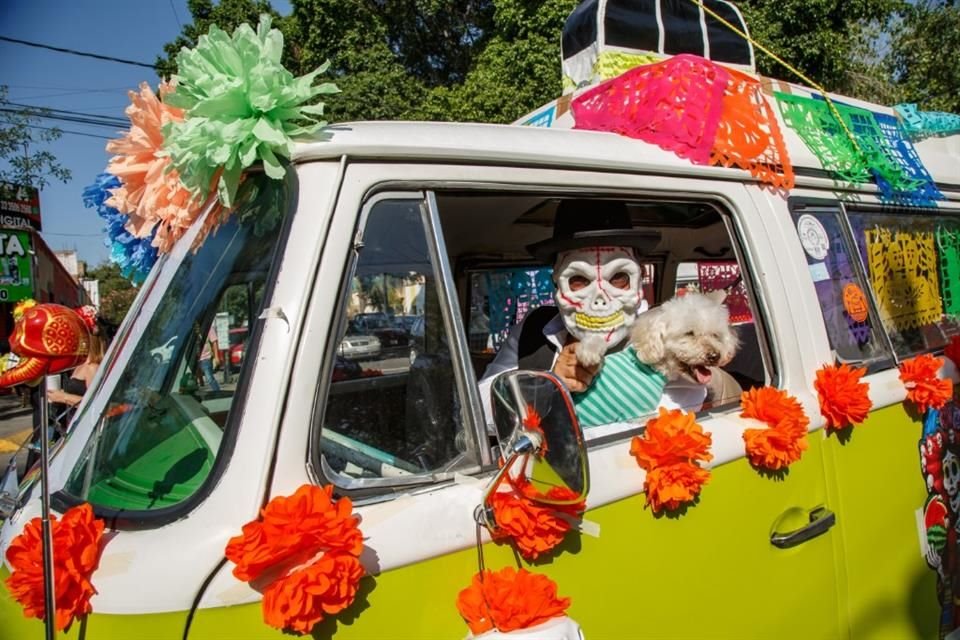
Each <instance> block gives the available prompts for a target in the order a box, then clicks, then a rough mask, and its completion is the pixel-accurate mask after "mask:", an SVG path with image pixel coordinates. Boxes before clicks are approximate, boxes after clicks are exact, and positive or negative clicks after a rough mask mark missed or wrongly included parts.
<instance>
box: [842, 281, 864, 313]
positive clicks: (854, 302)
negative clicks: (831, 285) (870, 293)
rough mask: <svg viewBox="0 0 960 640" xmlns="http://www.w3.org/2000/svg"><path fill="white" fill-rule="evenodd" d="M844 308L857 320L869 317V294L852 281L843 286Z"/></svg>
mask: <svg viewBox="0 0 960 640" xmlns="http://www.w3.org/2000/svg"><path fill="white" fill-rule="evenodd" d="M843 308H844V309H846V310H847V313H848V314H850V317H851V318H853V320H854V321H855V322H864V321H866V319H867V296H865V295H863V290H861V289H860V287H858V286H857V285H855V284H853V283H850V284H848V285H847V286H845V287H844V288H843Z"/></svg>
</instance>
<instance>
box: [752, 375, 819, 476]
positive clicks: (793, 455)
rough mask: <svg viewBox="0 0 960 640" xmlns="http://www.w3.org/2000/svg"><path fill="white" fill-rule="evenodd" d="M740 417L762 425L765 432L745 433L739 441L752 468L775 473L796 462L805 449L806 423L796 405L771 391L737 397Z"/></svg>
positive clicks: (774, 390) (757, 391) (807, 422)
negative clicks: (766, 426) (738, 398)
mask: <svg viewBox="0 0 960 640" xmlns="http://www.w3.org/2000/svg"><path fill="white" fill-rule="evenodd" d="M740 408H741V413H740V415H741V416H742V417H744V418H753V419H754V420H759V421H761V422H765V423H767V425H768V428H766V429H747V430H745V431H744V432H743V441H744V443H746V447H747V458H748V459H749V460H750V464H752V465H753V466H755V467H760V468H763V469H768V470H770V471H779V470H781V469H785V468H786V467H788V466H790V465H791V464H793V463H794V462H796V461H797V460H799V459H800V456H801V455H803V452H804V451H806V449H807V427H808V426H809V424H810V419H809V418H808V417H807V415H806V414H805V413H804V412H803V407H802V406H800V402H799V401H798V400H797V399H796V398H794V397H793V396H791V395H789V394H787V392H786V391H782V390H780V389H774V388H773V387H761V388H759V389H758V388H753V389H750V390H749V391H744V392H743V395H741V396H740Z"/></svg>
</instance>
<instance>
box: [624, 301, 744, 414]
mask: <svg viewBox="0 0 960 640" xmlns="http://www.w3.org/2000/svg"><path fill="white" fill-rule="evenodd" d="M725 297H726V294H724V292H722V291H717V292H711V293H707V294H702V293H687V294H686V295H684V296H680V297H676V298H672V299H670V300H667V301H666V302H664V303H663V304H662V305H660V306H659V307H654V308H653V309H651V310H650V311H647V312H646V313H642V314H640V315H639V316H637V319H636V320H635V321H634V323H633V328H632V331H631V333H630V342H631V344H632V345H633V348H634V349H635V350H636V352H637V358H639V359H640V361H641V362H643V363H644V364H647V365H650V366H651V367H653V368H654V369H656V370H657V371H659V372H660V373H662V374H663V375H664V376H666V378H667V380H677V379H680V378H686V379H687V380H689V381H691V382H694V383H696V384H701V385H704V386H707V387H709V386H710V385H711V382H713V377H714V376H713V373H714V370H716V369H713V370H712V368H715V367H722V366H724V365H726V364H728V363H729V362H730V360H732V359H733V356H734V355H735V354H736V352H737V347H738V346H739V340H738V338H737V334H736V332H735V331H734V330H733V328H732V327H731V326H730V313H729V311H728V310H727V308H726V307H725V306H724V305H723V299H724V298H725ZM720 395H721V396H727V395H729V393H728V392H722V391H721V392H720Z"/></svg>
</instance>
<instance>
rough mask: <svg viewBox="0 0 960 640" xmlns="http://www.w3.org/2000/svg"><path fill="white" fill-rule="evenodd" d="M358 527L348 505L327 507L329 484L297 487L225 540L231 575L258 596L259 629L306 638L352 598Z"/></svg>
mask: <svg viewBox="0 0 960 640" xmlns="http://www.w3.org/2000/svg"><path fill="white" fill-rule="evenodd" d="M358 525H359V519H358V518H357V517H356V516H355V515H353V504H352V503H351V502H350V500H349V499H348V498H341V499H340V500H334V499H333V487H332V486H331V485H328V486H326V487H323V488H320V487H315V486H312V485H304V486H302V487H300V488H299V489H297V491H296V492H295V493H294V494H293V495H292V496H289V497H286V496H278V497H276V498H274V499H273V500H271V501H270V502H269V503H268V504H267V506H266V507H264V508H263V510H262V511H261V512H260V518H259V519H258V520H254V521H253V522H248V523H247V524H245V525H244V526H243V530H242V533H241V534H240V535H239V536H236V537H234V538H231V539H230V541H229V542H228V543H227V548H226V551H225V554H226V557H227V559H228V560H230V561H231V562H233V563H234V564H235V565H236V566H235V567H234V569H233V575H234V576H236V577H237V578H238V579H240V580H244V581H246V582H250V583H251V584H252V585H253V586H254V587H255V588H257V589H258V590H261V591H263V619H264V622H266V623H267V624H269V625H270V626H272V627H275V628H277V629H281V630H287V631H293V632H297V633H310V630H311V629H313V626H314V625H315V624H317V623H318V622H320V621H321V620H323V619H324V617H325V616H329V615H334V614H336V613H339V612H340V611H342V610H344V609H346V608H347V607H349V606H350V605H351V604H352V603H353V601H354V599H355V598H356V595H357V589H358V586H359V582H360V578H362V577H363V576H364V575H365V572H364V569H363V566H362V565H361V564H360V560H359V556H360V553H361V551H363V535H362V534H361V533H360V529H359V527H358Z"/></svg>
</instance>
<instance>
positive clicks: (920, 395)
mask: <svg viewBox="0 0 960 640" xmlns="http://www.w3.org/2000/svg"><path fill="white" fill-rule="evenodd" d="M941 366H943V359H942V358H937V357H935V356H933V355H931V354H929V353H925V354H923V355H919V356H916V357H915V358H910V359H909V360H904V361H903V362H901V363H900V380H902V381H903V386H905V387H906V388H907V400H909V401H910V402H912V403H913V404H914V405H916V407H917V410H918V411H919V412H920V413H921V414H924V413H926V412H927V409H931V408H932V409H941V408H943V405H945V404H946V403H947V402H949V401H950V398H951V397H952V396H953V380H942V379H940V377H939V376H938V373H939V371H940V367H941Z"/></svg>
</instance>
